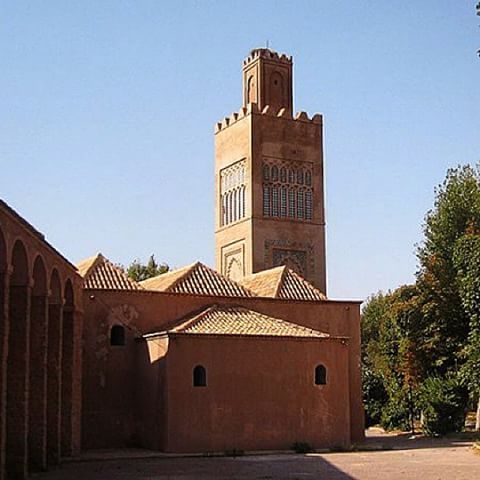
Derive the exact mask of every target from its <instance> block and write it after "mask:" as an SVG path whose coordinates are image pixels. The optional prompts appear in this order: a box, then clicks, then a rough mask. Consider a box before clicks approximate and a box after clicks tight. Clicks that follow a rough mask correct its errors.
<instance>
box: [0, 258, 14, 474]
mask: <svg viewBox="0 0 480 480" xmlns="http://www.w3.org/2000/svg"><path fill="white" fill-rule="evenodd" d="M11 273H12V269H11V268H9V267H7V266H3V268H1V267H0V480H4V478H5V456H6V433H7V430H6V428H7V422H6V408H7V356H8V332H9V319H8V296H9V282H10V275H11Z"/></svg>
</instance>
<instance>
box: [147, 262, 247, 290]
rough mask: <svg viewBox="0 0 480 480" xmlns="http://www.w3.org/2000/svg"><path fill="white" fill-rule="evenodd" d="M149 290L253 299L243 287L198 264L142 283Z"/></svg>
mask: <svg viewBox="0 0 480 480" xmlns="http://www.w3.org/2000/svg"><path fill="white" fill-rule="evenodd" d="M140 285H141V286H142V287H143V288H145V289H147V290H158V291H161V292H173V293H190V294H194V295H210V296H216V297H218V296H220V297H252V296H253V295H252V293H251V292H250V291H249V290H248V289H247V288H245V287H243V286H242V285H240V284H238V283H237V282H234V281H233V280H231V279H229V278H227V277H224V276H223V275H221V274H220V273H218V272H216V271H215V270H213V269H211V268H209V267H207V266H206V265H203V263H200V262H197V263H194V264H192V265H188V266H186V267H183V268H179V269H178V270H172V271H171V272H167V273H163V274H162V275H158V276H157V277H153V278H149V279H148V280H144V281H143V282H140Z"/></svg>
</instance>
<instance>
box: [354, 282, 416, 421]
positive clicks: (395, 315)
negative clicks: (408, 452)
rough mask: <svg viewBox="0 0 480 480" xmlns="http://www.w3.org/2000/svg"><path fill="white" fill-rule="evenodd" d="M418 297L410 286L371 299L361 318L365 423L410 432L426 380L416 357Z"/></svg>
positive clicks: (379, 294)
mask: <svg viewBox="0 0 480 480" xmlns="http://www.w3.org/2000/svg"><path fill="white" fill-rule="evenodd" d="M416 302H417V291H416V288H415V286H412V285H406V286H403V287H400V288H398V289H397V290H395V291H394V292H388V293H386V294H384V293H381V292H380V293H378V294H377V295H374V296H372V297H370V298H369V300H368V301H367V304H366V306H365V308H364V310H363V312H362V338H363V340H362V349H363V350H362V360H363V367H364V368H363V388H364V401H365V406H366V408H365V410H366V423H367V425H373V424H375V423H380V424H381V425H382V426H384V427H385V428H387V429H393V428H402V429H406V428H408V427H409V426H410V425H411V424H412V421H413V417H414V416H415V414H416V412H415V403H414V397H415V395H416V389H417V387H418V384H419V381H420V375H421V364H420V363H419V357H418V356H417V355H416V350H417V348H418V346H417V343H418V339H419V338H421V332H419V331H418V330H417V326H418V323H416V322H415V319H416V318H417V314H416V312H417V310H416V308H417V304H416Z"/></svg>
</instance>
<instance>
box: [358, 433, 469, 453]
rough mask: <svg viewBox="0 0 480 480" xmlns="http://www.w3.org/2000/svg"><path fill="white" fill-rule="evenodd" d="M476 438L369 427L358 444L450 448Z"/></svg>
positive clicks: (380, 447)
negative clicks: (432, 435)
mask: <svg viewBox="0 0 480 480" xmlns="http://www.w3.org/2000/svg"><path fill="white" fill-rule="evenodd" d="M476 438H478V435H477V434H474V433H463V434H462V433H459V434H457V435H454V436H447V437H427V436H424V435H420V434H418V435H412V434H411V433H410V432H406V433H386V432H384V431H383V430H381V429H369V430H367V432H366V440H365V443H363V444H361V445H358V449H359V450H362V449H365V450H371V451H375V450H415V449H421V448H452V447H463V446H468V445H471V444H472V442H473V441H475V439H476Z"/></svg>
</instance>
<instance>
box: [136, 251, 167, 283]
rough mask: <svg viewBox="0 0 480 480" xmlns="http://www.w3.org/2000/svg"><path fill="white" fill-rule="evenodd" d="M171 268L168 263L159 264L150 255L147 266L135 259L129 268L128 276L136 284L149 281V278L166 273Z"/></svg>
mask: <svg viewBox="0 0 480 480" xmlns="http://www.w3.org/2000/svg"><path fill="white" fill-rule="evenodd" d="M169 270H170V267H169V266H168V265H167V264H166V263H157V261H156V260H155V256H154V255H150V258H149V259H148V261H147V263H146V264H143V263H142V262H141V261H140V260H139V259H135V260H134V261H133V262H132V263H131V264H130V265H129V266H128V268H127V275H128V276H129V277H130V278H131V279H132V280H135V281H136V282H141V281H143V280H147V278H152V277H156V276H157V275H161V274H162V273H166V272H168V271H169Z"/></svg>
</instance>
